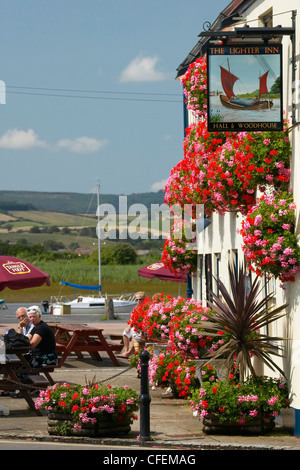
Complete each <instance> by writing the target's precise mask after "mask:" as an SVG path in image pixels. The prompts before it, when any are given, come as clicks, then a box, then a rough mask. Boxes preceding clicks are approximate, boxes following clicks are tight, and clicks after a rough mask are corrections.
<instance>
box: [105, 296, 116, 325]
mask: <svg viewBox="0 0 300 470" xmlns="http://www.w3.org/2000/svg"><path fill="white" fill-rule="evenodd" d="M105 316H106V318H107V320H115V315H114V303H113V299H105Z"/></svg>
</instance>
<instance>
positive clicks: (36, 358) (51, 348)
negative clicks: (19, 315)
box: [27, 305, 57, 367]
mask: <svg viewBox="0 0 300 470" xmlns="http://www.w3.org/2000/svg"><path fill="white" fill-rule="evenodd" d="M27 314H28V318H29V321H30V322H31V323H32V324H33V329H32V330H31V332H30V334H29V335H28V338H29V340H30V344H31V346H32V348H33V349H32V351H31V353H30V356H31V357H30V363H31V366H32V367H41V366H44V365H56V364H57V355H56V352H55V338H54V333H53V331H52V329H51V328H50V326H49V325H47V323H45V322H44V321H43V320H42V314H41V311H40V309H39V307H38V306H36V305H33V306H32V307H29V308H28V309H27Z"/></svg>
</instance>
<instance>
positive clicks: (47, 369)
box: [6, 354, 55, 385]
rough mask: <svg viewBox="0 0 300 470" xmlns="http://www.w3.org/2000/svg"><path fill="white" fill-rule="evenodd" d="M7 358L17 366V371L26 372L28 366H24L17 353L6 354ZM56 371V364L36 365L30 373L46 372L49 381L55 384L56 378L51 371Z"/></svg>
mask: <svg viewBox="0 0 300 470" xmlns="http://www.w3.org/2000/svg"><path fill="white" fill-rule="evenodd" d="M6 358H7V360H8V361H9V363H10V364H11V365H12V366H14V367H15V369H16V371H18V372H19V373H20V374H22V373H26V371H27V368H25V367H24V364H23V363H22V362H21V361H20V359H19V358H18V356H17V355H16V354H6ZM54 371H55V366H42V367H34V368H30V374H31V375H38V374H44V375H45V377H46V379H47V381H48V383H49V384H51V385H54V383H55V382H54V380H53V379H52V377H51V375H50V372H54Z"/></svg>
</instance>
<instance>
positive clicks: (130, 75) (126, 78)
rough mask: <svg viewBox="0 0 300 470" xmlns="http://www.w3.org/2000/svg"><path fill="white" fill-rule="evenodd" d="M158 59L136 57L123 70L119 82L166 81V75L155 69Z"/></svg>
mask: <svg viewBox="0 0 300 470" xmlns="http://www.w3.org/2000/svg"><path fill="white" fill-rule="evenodd" d="M158 60H159V59H158V57H142V56H139V57H136V58H135V59H133V60H132V61H131V62H130V63H129V64H128V65H127V67H126V68H125V69H124V70H123V72H122V73H121V76H120V81H121V82H157V81H162V80H166V79H167V78H168V76H167V74H166V73H164V72H162V71H160V70H158V69H157V68H156V65H157V62H158Z"/></svg>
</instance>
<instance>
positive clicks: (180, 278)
mask: <svg viewBox="0 0 300 470" xmlns="http://www.w3.org/2000/svg"><path fill="white" fill-rule="evenodd" d="M138 274H139V276H142V277H149V278H154V277H157V278H158V279H161V280H162V281H175V282H186V275H184V274H182V275H180V274H175V273H172V272H171V271H170V270H169V269H167V268H165V267H164V263H161V262H158V263H153V264H149V266H145V267H144V268H140V269H139V270H138Z"/></svg>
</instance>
